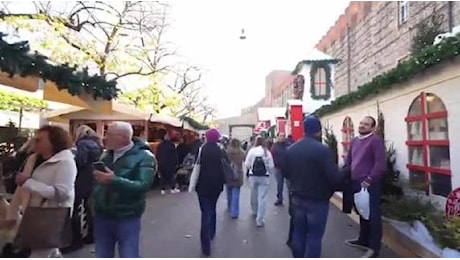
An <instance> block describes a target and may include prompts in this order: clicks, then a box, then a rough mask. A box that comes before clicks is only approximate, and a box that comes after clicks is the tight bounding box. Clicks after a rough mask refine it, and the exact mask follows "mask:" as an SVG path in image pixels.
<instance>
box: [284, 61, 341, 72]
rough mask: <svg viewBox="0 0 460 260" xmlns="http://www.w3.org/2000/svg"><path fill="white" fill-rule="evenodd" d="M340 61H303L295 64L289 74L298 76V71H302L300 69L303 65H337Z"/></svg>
mask: <svg viewBox="0 0 460 260" xmlns="http://www.w3.org/2000/svg"><path fill="white" fill-rule="evenodd" d="M339 62H340V60H339V59H331V60H303V61H301V62H299V63H297V65H296V66H295V69H294V70H293V71H292V72H291V74H293V75H295V74H298V73H299V72H300V70H302V67H303V65H311V64H314V63H318V64H337V63H339Z"/></svg>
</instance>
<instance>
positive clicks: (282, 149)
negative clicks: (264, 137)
mask: <svg viewBox="0 0 460 260" xmlns="http://www.w3.org/2000/svg"><path fill="white" fill-rule="evenodd" d="M287 147H288V145H287V142H284V143H279V142H276V143H274V144H273V146H272V148H271V153H272V156H273V162H274V163H275V167H276V168H278V169H282V168H283V164H284V157H286V152H287Z"/></svg>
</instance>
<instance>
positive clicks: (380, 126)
mask: <svg viewBox="0 0 460 260" xmlns="http://www.w3.org/2000/svg"><path fill="white" fill-rule="evenodd" d="M377 115H378V116H377V127H376V131H375V132H376V134H377V135H379V136H380V137H382V139H383V140H385V117H384V116H383V113H382V111H381V110H380V105H379V103H378V102H377ZM399 175H400V171H398V170H397V169H396V150H395V148H394V146H393V144H391V145H390V146H389V147H388V148H387V149H386V171H385V173H384V175H383V187H382V193H383V197H382V202H383V203H387V202H388V201H387V200H386V197H387V196H393V197H396V198H401V197H402V196H403V195H404V192H403V189H402V188H401V187H400V185H399V183H398V182H399Z"/></svg>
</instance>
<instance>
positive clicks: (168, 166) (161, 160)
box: [157, 140, 179, 173]
mask: <svg viewBox="0 0 460 260" xmlns="http://www.w3.org/2000/svg"><path fill="white" fill-rule="evenodd" d="M157 161H158V169H159V170H160V173H162V172H172V173H174V172H176V168H177V165H178V164H179V162H178V158H177V150H176V146H175V145H174V143H173V142H171V141H169V140H163V141H162V142H161V143H160V144H159V145H158V148H157Z"/></svg>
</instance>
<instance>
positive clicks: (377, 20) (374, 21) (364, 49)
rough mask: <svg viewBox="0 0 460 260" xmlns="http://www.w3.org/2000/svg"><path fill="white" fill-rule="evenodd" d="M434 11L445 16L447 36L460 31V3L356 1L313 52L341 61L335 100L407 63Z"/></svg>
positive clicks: (337, 70)
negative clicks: (420, 30)
mask: <svg viewBox="0 0 460 260" xmlns="http://www.w3.org/2000/svg"><path fill="white" fill-rule="evenodd" d="M433 10H436V12H437V13H440V14H442V16H443V25H442V29H443V31H446V32H447V31H451V29H452V28H453V27H454V26H456V25H460V2H455V1H450V2H449V1H439V2H435V1H429V2H428V1H426V2H425V1H390V2H385V1H375V2H371V1H360V2H358V1H352V2H351V3H350V5H349V6H348V7H347V9H346V10H345V12H344V14H342V15H341V16H340V17H339V18H338V20H337V21H336V23H335V25H333V26H332V27H331V28H330V29H329V31H328V32H327V33H326V34H325V35H324V36H323V37H322V39H321V40H320V41H319V42H318V43H317V44H316V46H315V47H316V48H317V49H319V50H321V51H323V52H325V53H327V54H328V55H330V56H332V57H334V58H337V59H340V60H341V61H342V62H341V63H340V64H339V65H337V67H336V74H335V90H336V92H335V95H336V97H338V96H341V95H344V94H347V93H349V92H351V91H354V90H356V89H357V88H358V87H359V86H361V85H363V84H364V83H366V82H368V81H370V80H371V79H372V78H374V77H375V76H378V75H380V74H382V73H383V72H386V71H388V70H390V69H392V68H394V67H396V66H397V64H398V62H400V61H402V60H404V59H406V58H407V57H408V55H409V54H410V48H411V42H412V38H413V36H414V35H415V33H416V26H417V24H419V23H420V22H421V21H423V20H425V19H428V18H429V17H430V16H431V15H432V13H433Z"/></svg>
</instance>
